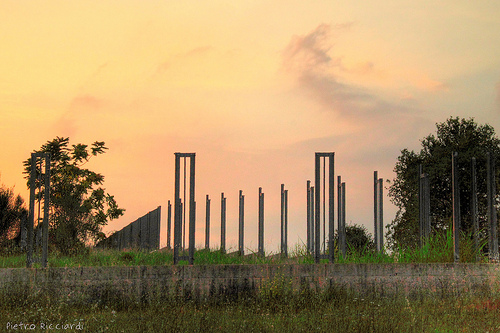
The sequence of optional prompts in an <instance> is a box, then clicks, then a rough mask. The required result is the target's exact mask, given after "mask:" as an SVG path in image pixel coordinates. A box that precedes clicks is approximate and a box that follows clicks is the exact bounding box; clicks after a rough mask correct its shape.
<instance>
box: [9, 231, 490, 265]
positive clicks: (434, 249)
mask: <svg viewBox="0 0 500 333" xmlns="http://www.w3.org/2000/svg"><path fill="white" fill-rule="evenodd" d="M486 242H487V241H486V240H482V241H481V243H480V248H479V251H475V249H474V240H473V237H472V235H471V234H461V237H460V261H461V262H475V261H476V258H477V261H478V262H488V257H487V255H486V254H484V253H482V251H481V249H482V248H483V247H484V246H485V244H486ZM348 247H349V244H348ZM194 259H195V260H194V263H195V264H196V265H221V264H237V265H241V264H282V263H290V262H292V263H299V264H309V263H314V257H313V255H312V254H311V253H309V252H308V250H307V247H306V246H305V244H303V243H302V244H296V245H295V246H294V247H293V248H292V249H291V250H290V251H289V256H288V258H283V257H281V256H280V255H279V254H275V255H273V254H271V255H268V256H266V257H262V256H259V255H258V254H257V253H252V252H251V253H250V254H248V255H245V256H240V255H238V254H236V253H232V254H227V253H224V252H222V251H220V250H205V249H203V250H198V251H196V252H195V257H194ZM321 262H328V261H327V260H324V259H323V260H322V261H321ZM335 262H337V263H451V262H454V256H453V235H452V232H451V230H448V231H446V232H445V233H434V234H432V235H431V237H430V238H429V240H428V241H427V242H426V243H425V244H424V245H423V246H422V247H421V248H420V247H419V248H409V247H398V248H397V249H395V250H394V251H392V252H389V251H386V250H383V251H381V252H376V251H373V250H372V249H370V248H368V247H365V248H363V249H355V248H352V247H349V251H348V253H347V255H346V257H345V258H343V257H342V256H341V254H340V253H339V251H338V249H337V248H336V249H335ZM171 264H173V253H172V251H165V250H161V251H153V252H147V251H139V250H128V251H117V250H97V249H89V250H88V251H86V252H85V253H82V254H78V255H74V256H71V257H68V256H62V255H60V254H57V253H51V254H50V255H49V259H48V265H49V267H79V266H143V265H171ZM180 264H181V265H186V264H188V263H187V261H181V262H180ZM25 265H26V255H25V254H4V255H2V256H0V268H8V267H25ZM39 266H40V265H39V264H36V263H35V264H34V267H39Z"/></svg>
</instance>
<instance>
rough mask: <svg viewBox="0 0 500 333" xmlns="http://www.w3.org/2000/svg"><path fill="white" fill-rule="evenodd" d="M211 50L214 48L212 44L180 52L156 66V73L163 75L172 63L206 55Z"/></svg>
mask: <svg viewBox="0 0 500 333" xmlns="http://www.w3.org/2000/svg"><path fill="white" fill-rule="evenodd" d="M211 50H212V46H210V45H204V46H199V47H195V48H193V49H190V50H188V51H186V52H182V53H178V54H176V55H175V56H173V57H172V58H171V59H169V60H166V61H164V62H162V63H160V64H159V65H158V66H157V68H156V73H155V74H156V75H162V74H164V73H165V72H166V71H168V70H169V69H170V68H171V67H172V64H178V63H179V62H182V61H186V60H189V59H192V58H196V57H200V56H204V55H206V54H207V53H208V52H210V51H211Z"/></svg>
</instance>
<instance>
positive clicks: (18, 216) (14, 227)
mask: <svg viewBox="0 0 500 333" xmlns="http://www.w3.org/2000/svg"><path fill="white" fill-rule="evenodd" d="M27 215H28V210H27V209H26V207H25V205H24V200H23V198H21V196H20V195H17V196H16V195H15V194H14V190H13V189H12V188H7V187H5V186H3V185H2V186H1V187H0V246H1V247H4V246H5V244H6V242H7V241H8V240H10V239H11V238H13V237H14V236H15V234H16V232H18V231H19V229H20V226H21V221H22V220H23V219H25V218H26V217H27Z"/></svg>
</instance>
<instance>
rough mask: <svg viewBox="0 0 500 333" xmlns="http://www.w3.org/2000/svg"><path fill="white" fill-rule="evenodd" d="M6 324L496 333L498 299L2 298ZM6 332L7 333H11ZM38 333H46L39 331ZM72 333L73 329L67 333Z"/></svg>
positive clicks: (331, 295)
mask: <svg viewBox="0 0 500 333" xmlns="http://www.w3.org/2000/svg"><path fill="white" fill-rule="evenodd" d="M0 301H1V305H0V328H3V329H6V328H7V325H8V323H10V325H13V324H14V323H20V322H22V323H24V324H27V323H29V324H34V325H35V327H36V328H40V327H41V325H42V324H44V325H49V324H51V323H52V324H53V325H54V326H55V325H56V324H61V325H67V324H74V325H76V324H80V327H83V331H84V332H384V333H385V332H488V331H489V332H496V331H498V330H500V322H499V321H498V311H499V309H500V298H498V297H494V296H488V297H483V298H479V297H468V296H467V295H464V296H461V297H451V296H450V297H445V298H438V297H415V298H407V297H405V296H396V297H391V298H384V297H374V296H372V297H371V296H364V297H363V296H360V295H357V294H354V293H350V292H347V291H345V290H341V289H329V290H327V291H325V292H322V293H314V292H312V291H310V290H302V291H291V290H290V289H288V288H287V286H286V284H284V283H282V282H281V281H274V282H270V283H269V285H267V286H265V287H264V288H263V289H261V292H260V293H259V294H257V295H255V296H250V295H239V296H237V297H235V298H220V299H208V300H198V301H192V300H185V299H184V300H183V299H159V300H156V301H154V302H153V303H151V304H135V303H130V304H121V305H113V304H112V303H106V302H104V303H103V302H101V303H94V304H80V305H76V306H75V305H72V304H69V303H68V301H67V300H65V299H59V300H54V299H51V298H50V296H46V295H28V296H27V297H20V298H16V299H15V300H13V299H9V298H5V297H4V298H0ZM5 331H7V330H5ZM34 331H35V332H38V331H43V330H41V329H39V330H34ZM68 331H69V330H68Z"/></svg>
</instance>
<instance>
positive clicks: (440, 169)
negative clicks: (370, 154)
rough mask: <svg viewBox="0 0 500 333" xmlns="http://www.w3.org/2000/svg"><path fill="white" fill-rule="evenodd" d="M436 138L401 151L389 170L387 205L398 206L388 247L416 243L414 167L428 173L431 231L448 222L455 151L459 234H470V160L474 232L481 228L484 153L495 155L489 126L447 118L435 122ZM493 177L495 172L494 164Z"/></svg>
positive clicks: (497, 145)
mask: <svg viewBox="0 0 500 333" xmlns="http://www.w3.org/2000/svg"><path fill="white" fill-rule="evenodd" d="M436 127H437V133H436V135H434V134H430V135H429V136H427V137H425V138H424V139H423V140H422V141H421V143H422V149H421V150H420V151H419V152H414V151H409V150H408V149H403V150H402V151H401V155H400V156H399V157H398V161H397V163H396V165H395V167H394V172H395V173H396V178H394V180H393V181H392V182H391V185H390V187H389V196H390V198H391V201H392V203H394V204H395V205H396V206H397V207H398V211H397V213H396V216H395V218H394V220H393V221H392V223H391V224H389V225H388V226H387V228H388V229H389V232H388V244H389V247H392V248H395V247H397V246H410V247H416V246H418V245H419V237H420V235H419V200H418V191H419V165H420V164H421V165H422V167H423V172H424V173H427V174H428V175H429V180H430V192H431V193H430V195H431V200H430V202H431V227H432V229H433V230H434V232H444V231H445V230H447V229H449V228H451V223H452V215H453V213H452V212H453V211H452V208H453V207H452V173H451V157H452V154H453V152H458V161H457V162H458V164H457V165H458V170H459V184H460V203H461V207H460V211H461V218H462V221H461V222H462V223H461V230H462V231H464V232H466V233H471V232H472V231H473V229H472V228H473V226H472V219H471V204H470V203H471V200H472V194H471V160H472V157H475V158H476V170H477V186H478V202H479V217H480V219H479V220H480V228H485V227H486V217H485V216H486V201H487V198H486V154H487V152H490V153H491V154H492V155H493V156H497V157H500V140H499V139H498V138H497V137H496V135H495V130H494V129H493V127H492V126H490V125H487V124H485V125H478V124H477V123H476V122H475V121H474V119H473V118H470V119H460V118H458V117H456V118H453V117H450V118H449V119H447V120H446V121H445V122H443V123H437V124H436ZM495 165H496V166H497V167H496V176H497V179H498V173H499V171H500V168H499V167H498V166H499V163H498V159H496V162H495Z"/></svg>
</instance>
